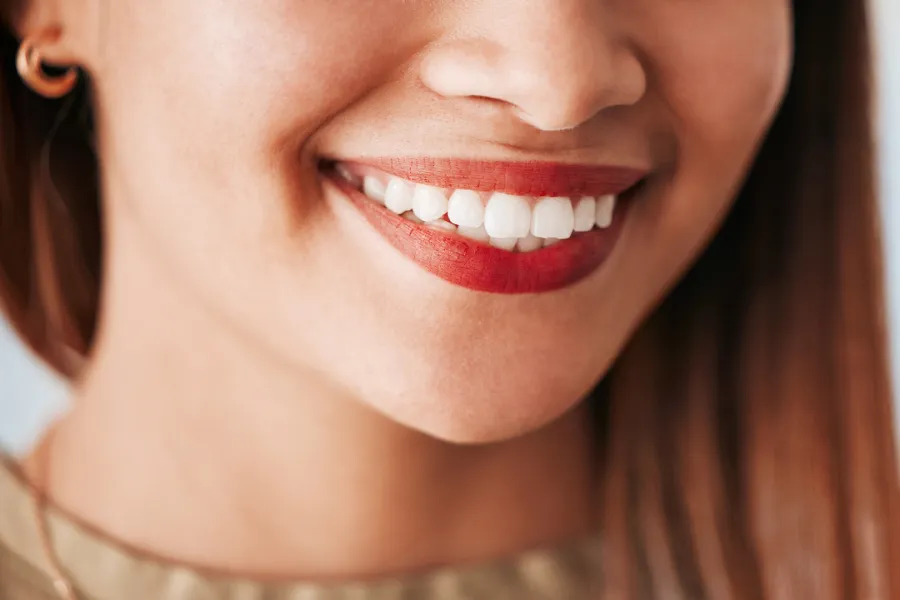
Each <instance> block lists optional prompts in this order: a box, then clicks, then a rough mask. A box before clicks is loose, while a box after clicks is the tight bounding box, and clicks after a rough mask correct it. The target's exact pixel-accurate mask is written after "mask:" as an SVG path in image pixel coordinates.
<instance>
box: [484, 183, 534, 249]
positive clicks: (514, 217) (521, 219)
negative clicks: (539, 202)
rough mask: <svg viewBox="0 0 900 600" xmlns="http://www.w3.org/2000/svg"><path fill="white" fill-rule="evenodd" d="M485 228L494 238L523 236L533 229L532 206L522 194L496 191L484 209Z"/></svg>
mask: <svg viewBox="0 0 900 600" xmlns="http://www.w3.org/2000/svg"><path fill="white" fill-rule="evenodd" d="M484 228H485V230H487V232H488V235H490V236H491V237H492V238H522V237H525V236H526V235H528V232H529V230H530V229H531V208H530V207H529V206H528V201H527V200H526V199H525V198H524V197H522V196H512V195H510V194H502V193H496V194H494V195H493V196H491V199H490V200H488V203H487V207H485V209H484Z"/></svg>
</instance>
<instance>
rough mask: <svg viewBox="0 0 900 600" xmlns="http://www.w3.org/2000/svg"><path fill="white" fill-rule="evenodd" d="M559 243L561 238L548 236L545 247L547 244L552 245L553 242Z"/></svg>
mask: <svg viewBox="0 0 900 600" xmlns="http://www.w3.org/2000/svg"><path fill="white" fill-rule="evenodd" d="M558 243H559V240H558V239H556V238H547V239H546V240H544V248H546V247H547V246H552V245H553V244H558Z"/></svg>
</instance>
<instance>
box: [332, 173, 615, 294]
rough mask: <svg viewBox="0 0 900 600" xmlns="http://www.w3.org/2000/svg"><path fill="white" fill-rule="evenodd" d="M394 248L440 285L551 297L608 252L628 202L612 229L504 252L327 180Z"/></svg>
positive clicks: (595, 266)
mask: <svg viewBox="0 0 900 600" xmlns="http://www.w3.org/2000/svg"><path fill="white" fill-rule="evenodd" d="M328 180H329V181H331V182H332V183H334V184H335V185H337V187H338V188H339V189H340V190H341V191H342V192H344V193H345V194H346V195H347V196H348V197H349V198H350V199H351V200H352V201H353V204H354V205H356V207H357V208H358V209H359V210H360V211H361V212H362V214H363V216H364V217H365V218H366V220H367V221H368V222H369V224H370V225H372V227H373V228H374V229H375V231H377V232H378V233H380V234H381V235H382V236H383V237H384V238H385V239H386V240H387V241H388V242H389V243H390V244H391V245H392V246H393V247H394V248H396V249H397V250H398V251H400V253H402V254H404V255H405V256H406V257H407V258H409V259H411V260H412V261H413V262H415V263H416V264H418V265H419V266H420V267H422V268H423V269H425V270H426V271H428V272H429V273H432V274H433V275H437V276H438V277H440V278H441V279H443V280H444V281H447V282H449V283H452V284H454V285H458V286H460V287H464V288H467V289H470V290H474V291H478V292H488V293H492V294H538V293H544V292H552V291H555V290H559V289H562V288H565V287H568V286H570V285H573V284H575V283H577V282H578V281H580V280H582V279H584V278H585V277H587V276H588V275H590V274H591V273H593V272H594V271H596V270H597V269H599V268H600V266H601V265H602V264H603V263H604V262H605V261H606V259H607V258H608V257H609V255H610V253H611V252H612V249H613V247H614V246H615V244H616V241H617V240H618V239H619V234H620V233H621V231H622V223H623V220H624V217H625V216H626V214H627V207H628V204H629V203H628V202H627V201H626V202H620V203H619V204H618V205H617V206H616V212H615V216H614V218H613V222H612V224H611V225H610V226H609V227H607V228H604V229H592V230H591V231H588V232H584V233H577V234H576V235H575V236H574V237H571V238H569V239H567V240H561V241H559V242H557V243H556V244H554V245H552V246H548V247H546V248H542V249H540V250H535V251H534V252H508V251H506V250H500V249H499V248H494V247H493V246H488V245H487V244H482V243H480V242H476V241H474V240H469V239H466V238H464V237H461V236H458V235H455V234H452V233H449V232H444V231H440V230H437V229H433V228H431V227H428V226H425V225H420V224H417V223H413V222H412V221H409V220H407V219H405V218H403V217H401V216H399V215H397V214H395V213H393V212H391V211H390V210H388V209H387V208H385V207H384V206H382V205H380V204H378V203H376V202H375V201H373V200H372V199H370V198H369V197H368V196H366V195H365V194H363V193H362V192H360V191H359V190H357V189H356V188H354V187H353V186H352V185H351V184H348V183H347V182H346V181H344V180H342V179H339V178H336V177H329V178H328Z"/></svg>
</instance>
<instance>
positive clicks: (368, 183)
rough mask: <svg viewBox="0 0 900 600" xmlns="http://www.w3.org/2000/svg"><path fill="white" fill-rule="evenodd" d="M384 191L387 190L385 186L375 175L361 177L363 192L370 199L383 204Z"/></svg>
mask: <svg viewBox="0 0 900 600" xmlns="http://www.w3.org/2000/svg"><path fill="white" fill-rule="evenodd" d="M385 192H387V186H385V185H384V183H382V182H381V180H380V179H378V178H377V177H372V176H368V177H366V178H365V179H363V193H364V194H365V195H366V196H368V197H369V198H371V199H372V200H375V201H377V202H379V203H380V204H384V196H385Z"/></svg>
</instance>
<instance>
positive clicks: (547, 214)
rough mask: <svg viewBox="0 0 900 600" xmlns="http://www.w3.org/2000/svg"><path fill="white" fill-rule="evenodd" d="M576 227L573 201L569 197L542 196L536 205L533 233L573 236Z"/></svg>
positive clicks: (565, 237) (541, 235) (539, 235)
mask: <svg viewBox="0 0 900 600" xmlns="http://www.w3.org/2000/svg"><path fill="white" fill-rule="evenodd" d="M574 228H575V214H574V213H573V211H572V201H571V200H569V199H568V198H542V199H541V200H540V201H539V202H538V203H537V205H535V207H534V216H533V217H532V220H531V233H532V234H533V235H534V236H535V237H539V238H558V239H561V240H565V239H568V238H570V237H572V230H573V229H574Z"/></svg>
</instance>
